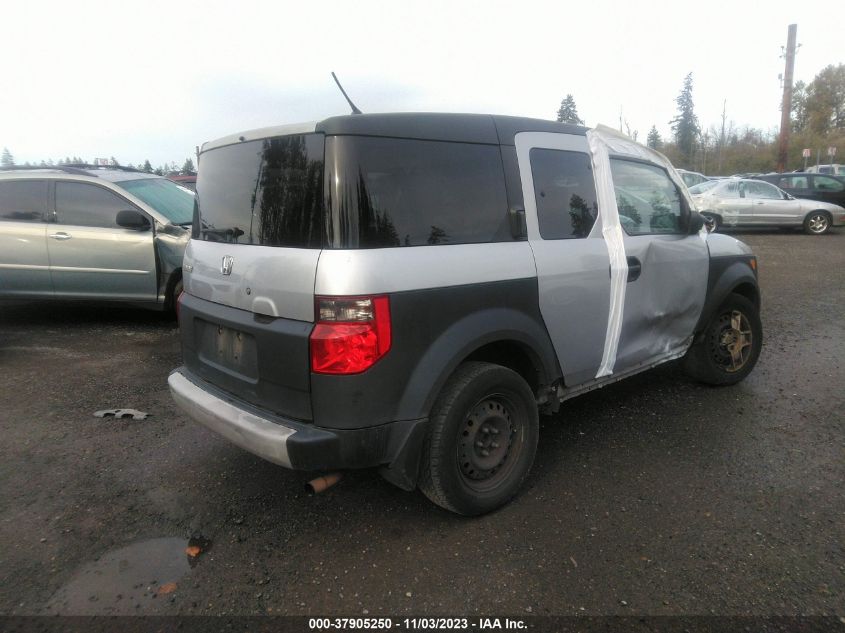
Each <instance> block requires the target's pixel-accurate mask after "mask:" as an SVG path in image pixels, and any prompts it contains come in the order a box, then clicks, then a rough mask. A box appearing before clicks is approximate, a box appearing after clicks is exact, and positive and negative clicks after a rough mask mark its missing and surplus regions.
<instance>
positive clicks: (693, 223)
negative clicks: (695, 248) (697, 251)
mask: <svg viewBox="0 0 845 633" xmlns="http://www.w3.org/2000/svg"><path fill="white" fill-rule="evenodd" d="M706 224H707V221H706V220H705V219H704V216H703V215H701V214H700V213H699V212H698V211H691V212H690V214H689V231H688V234H689V235H695V234H696V233H698V232H699V231H700V230H701V229H702V228H703V227H704V226H705V225H706Z"/></svg>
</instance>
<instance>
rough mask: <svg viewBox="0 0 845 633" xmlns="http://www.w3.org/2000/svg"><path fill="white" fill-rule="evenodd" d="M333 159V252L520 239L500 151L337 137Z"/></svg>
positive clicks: (330, 144) (330, 143) (329, 148)
mask: <svg viewBox="0 0 845 633" xmlns="http://www.w3.org/2000/svg"><path fill="white" fill-rule="evenodd" d="M326 156H327V165H328V171H327V174H326V180H327V183H328V184H327V189H328V198H327V207H328V210H329V221H328V223H327V226H326V236H327V245H328V246H329V247H331V248H385V247H396V246H426V245H435V244H471V243H478V242H501V241H509V240H512V239H513V238H512V236H511V233H510V227H509V224H508V218H507V211H508V205H507V196H506V193H505V182H504V173H503V169H502V159H501V154H500V152H499V148H498V146H492V145H475V144H467V143H451V142H440V141H421V140H410V139H396V138H374V137H356V136H337V137H329V138H328V139H327V140H326Z"/></svg>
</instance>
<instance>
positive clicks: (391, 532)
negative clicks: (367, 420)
mask: <svg viewBox="0 0 845 633" xmlns="http://www.w3.org/2000/svg"><path fill="white" fill-rule="evenodd" d="M738 237H740V238H741V239H743V240H745V241H747V242H748V243H750V244H751V245H752V247H753V248H754V250H755V252H756V253H757V256H758V258H759V263H760V281H761V285H762V292H763V302H764V309H763V324H764V328H765V337H766V338H765V343H764V347H763V353H762V355H761V359H760V363H759V364H758V366H757V369H756V370H755V371H754V372H753V373H752V374H751V376H750V378H749V379H748V380H746V381H745V382H744V383H742V384H740V385H738V386H736V387H729V388H722V389H714V388H708V387H703V386H700V385H697V384H695V383H692V382H690V381H689V380H688V379H686V378H685V377H684V376H683V375H681V374H680V372H679V370H678V368H677V367H676V366H675V365H670V366H664V367H662V368H659V369H657V370H655V371H652V372H650V373H646V374H642V375H640V376H637V377H635V378H632V379H629V380H627V381H625V382H623V383H620V384H618V385H615V386H611V387H607V388H605V389H603V390H600V391H598V392H594V393H592V394H589V395H586V396H583V397H581V398H577V399H575V400H573V401H570V402H568V403H566V404H565V405H564V407H563V408H562V410H561V412H560V413H559V414H558V415H557V416H555V417H553V418H547V419H545V420H544V422H543V427H542V430H541V436H540V449H539V453H538V458H537V462H536V464H535V467H534V470H533V474H532V476H531V477H530V479H529V481H528V485H527V486H526V488H525V489H524V491H523V493H522V494H521V496H519V497H518V498H517V499H516V500H515V501H514V502H513V503H512V504H511V505H509V506H508V507H506V508H504V509H503V510H501V511H499V512H496V513H494V514H492V515H489V516H485V517H481V518H478V519H463V518H459V517H456V516H453V515H450V514H448V513H446V512H444V511H441V510H440V509H438V508H437V507H435V506H434V505H432V504H431V503H429V502H428V501H427V500H426V499H425V498H424V497H423V496H422V495H421V494H419V493H407V492H403V491H401V490H399V489H396V488H394V487H392V486H391V485H389V484H388V483H386V482H384V481H382V480H381V478H380V477H379V476H378V475H377V474H376V473H375V472H368V471H363V472H353V473H348V474H347V476H346V477H345V479H344V480H343V481H342V482H341V483H340V484H339V485H337V486H335V487H334V488H332V489H331V490H330V491H328V492H327V493H326V494H324V495H320V496H310V495H308V494H306V492H305V491H304V484H305V482H306V481H307V480H308V479H309V477H308V476H307V475H306V474H303V473H294V472H289V471H286V470H284V469H282V468H279V467H276V466H274V465H272V464H269V463H266V462H263V461H261V460H260V459H258V458H257V457H253V456H252V455H250V454H248V453H246V452H243V451H241V450H239V449H238V448H236V447H234V446H232V445H230V444H228V443H227V442H225V441H223V440H222V439H218V438H217V437H216V436H215V435H213V434H212V433H211V432H209V431H206V430H205V429H203V428H201V427H199V426H196V425H194V424H193V423H191V422H189V421H188V420H187V419H186V418H185V417H184V416H182V415H181V414H180V413H179V412H177V410H176V408H175V407H174V405H173V403H172V401H171V398H170V395H169V392H168V390H167V386H166V377H167V374H168V372H169V371H170V370H171V369H172V368H174V367H176V366H177V365H179V363H180V359H179V356H180V352H179V339H178V331H177V330H176V328H175V326H174V324H173V323H172V322H171V321H169V320H168V319H166V318H164V317H162V316H161V315H157V314H154V313H147V312H142V311H137V310H132V309H128V308H119V309H116V308H113V307H92V306H85V307H81V306H69V305H59V304H55V305H54V304H36V305H33V304H30V305H4V306H0V367H2V369H3V380H2V383H0V429H2V432H3V441H2V444H1V445H0V543H2V548H0V614H6V615H8V614H44V613H65V614H136V613H137V614H224V613H225V614H266V613H273V614H279V613H281V614H314V615H330V614H345V615H360V614H369V615H373V616H376V615H381V614H393V615H399V614H417V615H420V614H442V615H457V614H477V615H490V614H497V615H503V614H513V615H547V614H555V615H574V614H586V615H604V614H625V615H633V614H649V615H660V614H666V615H676V614H723V615H735V614H746V615H797V614H808V615H810V614H838V615H843V614H845V555H843V544H845V486H843V478H845V477H844V476H845V450H843V449H845V429H843V418H845V413H843V412H845V407H843V388H844V387H845V380H843V379H845V371H843V358H845V325H843V323H845V321H843V312H845V283H843V281H842V274H843V271H845V231H843V230H841V229H840V230H839V232H838V233H834V234H832V235H827V236H822V237H809V236H804V235H801V234H798V233H794V234H783V233H780V232H774V231H773V232H768V231H767V232H753V233H752V232H747V233H743V234H742V235H738ZM118 407H133V408H136V409H140V410H143V411H147V412H149V413H151V414H152V417H150V418H148V419H146V420H143V421H135V420H114V419H111V420H109V419H97V418H94V417H93V415H92V414H93V412H94V411H96V410H99V409H106V408H118ZM189 547H190V548H191V549H190V552H191V553H192V554H195V555H194V556H190V555H188V554H186V548H189Z"/></svg>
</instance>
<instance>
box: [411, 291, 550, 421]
mask: <svg viewBox="0 0 845 633" xmlns="http://www.w3.org/2000/svg"><path fill="white" fill-rule="evenodd" d="M505 341H506V342H512V343H516V344H517V345H519V346H520V347H521V348H522V350H523V351H525V352H526V354H527V355H528V356H529V358H530V359H531V361H532V364H533V365H534V367H535V369H536V370H537V371H538V372H539V377H540V383H541V384H543V385H550V384H552V383H554V382H555V381H556V380H558V379H559V378H560V376H561V371H560V368H559V366H558V361H557V355H556V354H555V351H554V347H553V345H552V341H551V339H550V338H549V333H548V331H547V330H546V326H545V324H544V323H543V321H542V319H541V317H540V316H539V312H538V314H537V315H536V317H532V316H531V315H529V314H527V313H525V312H522V311H520V310H515V309H512V308H506V307H502V308H489V309H484V310H481V311H478V312H473V313H471V314H468V315H466V316H465V317H463V318H462V319H460V320H458V321H456V322H454V323H452V324H451V325H450V326H449V327H448V328H447V329H446V330H445V331H443V332H442V334H441V335H440V336H439V337H438V338H437V340H436V341H435V342H434V343H433V344H432V345H431V346H430V347H429V348H428V350H427V351H426V353H425V354H424V355H423V356H422V358H420V361H419V362H418V363H417V365H416V367H414V370H413V372H412V373H411V375H410V377H409V379H408V382H407V384H406V387H405V390H404V392H403V393H402V397H401V399H400V405H399V410H401V411H406V412H407V411H417V412H418V413H419V415H420V417H422V416H428V414H429V413H430V411H431V408H432V407H433V406H434V401H435V400H436V398H437V396H438V394H439V393H440V391H441V390H442V389H443V385H445V384H446V381H447V380H448V379H449V376H451V375H452V373H454V371H455V370H456V369H457V368H458V365H460V364H461V362H463V361H464V360H465V359H466V358H467V357H468V356H470V355H471V354H472V353H473V352H475V351H477V350H479V349H480V348H482V347H484V346H485V345H488V344H490V343H497V342H505Z"/></svg>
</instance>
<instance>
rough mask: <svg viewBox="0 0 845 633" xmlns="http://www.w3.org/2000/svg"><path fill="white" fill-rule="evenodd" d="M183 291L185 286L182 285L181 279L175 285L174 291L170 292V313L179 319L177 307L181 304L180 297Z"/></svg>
mask: <svg viewBox="0 0 845 633" xmlns="http://www.w3.org/2000/svg"><path fill="white" fill-rule="evenodd" d="M182 290H184V286H183V284H182V280H181V279H179V280H178V281H177V282H176V283H175V284H173V290H172V291H171V292H170V299H169V301H170V308H169V309H170V312H171V313H172V314H173V315H174V316H176V317H178V316H179V315H178V314H177V313H176V307H177V305H178V304H179V295H180V294H182Z"/></svg>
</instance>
